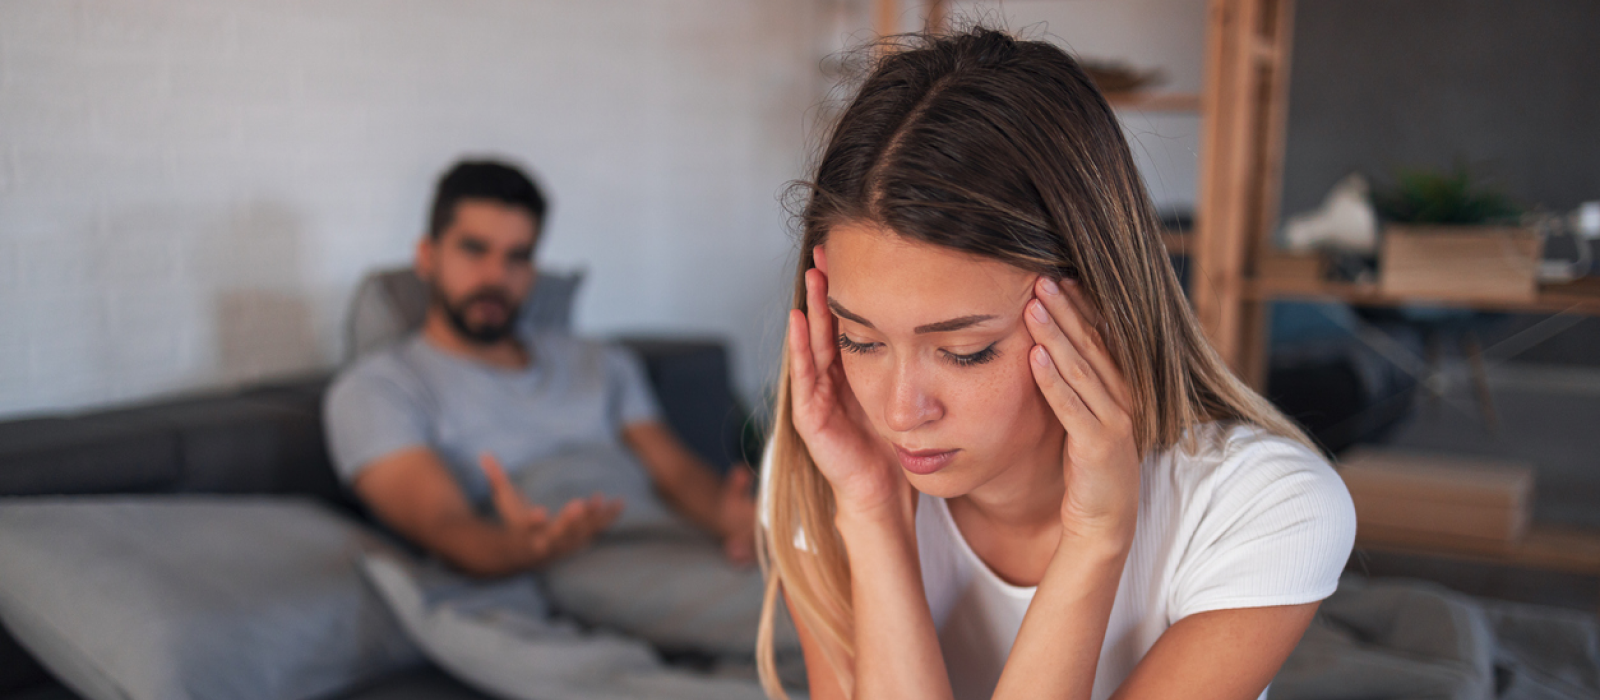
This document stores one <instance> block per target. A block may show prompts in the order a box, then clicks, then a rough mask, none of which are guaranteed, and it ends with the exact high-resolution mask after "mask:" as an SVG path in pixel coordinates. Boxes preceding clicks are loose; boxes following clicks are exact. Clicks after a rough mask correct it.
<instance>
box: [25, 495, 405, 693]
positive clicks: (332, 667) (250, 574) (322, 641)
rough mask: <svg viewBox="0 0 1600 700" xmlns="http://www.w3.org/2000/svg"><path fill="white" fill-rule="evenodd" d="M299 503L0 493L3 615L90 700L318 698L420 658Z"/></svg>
mask: <svg viewBox="0 0 1600 700" xmlns="http://www.w3.org/2000/svg"><path fill="white" fill-rule="evenodd" d="M384 546H385V545H384V544H383V543H382V542H380V541H379V540H378V539H377V538H376V537H375V536H374V535H372V534H371V533H370V532H369V531H367V530H366V529H364V528H362V527H361V526H360V525H357V524H355V523H353V522H351V521H348V520H346V519H344V518H342V517H340V516H338V515H336V514H334V513H333V512H332V511H330V510H328V509H327V508H325V507H323V506H320V505H318V504H316V503H314V502H311V501H310V500H309V499H300V498H282V497H278V498H273V497H249V498H245V497H216V496H207V497H202V496H134V497H129V496H120V497H75V498H27V499H0V562H4V565H0V619H3V620H4V621H5V624H6V627H7V628H8V629H10V630H11V632H12V633H13V634H14V635H15V636H16V638H17V639H18V641H20V642H21V643H22V644H23V646H25V647H26V648H27V649H28V651H29V652H31V653H32V654H33V655H34V657H35V658H37V659H38V660H39V661H40V662H41V663H42V664H44V666H45V667H46V668H48V669H50V671H51V672H52V673H54V674H55V676H56V677H57V678H59V679H60V680H61V681H62V682H63V683H64V684H66V685H67V686H68V687H70V688H71V689H72V690H74V691H76V692H77V694H78V695H81V696H83V697H85V698H89V699H90V700H185V699H188V698H194V699H197V700H199V699H204V700H291V699H298V698H308V697H320V696H326V695H330V694H333V693H337V692H340V691H342V690H344V689H346V688H349V687H352V686H354V685H357V684H360V683H363V682H366V681H369V680H371V679H373V678H376V677H378V676H381V675H384V674H388V673H391V672H394V671H396V670H399V669H401V668H403V667H406V666H410V665H413V664H416V663H419V662H421V660H422V658H421V656H420V654H419V653H418V650H417V649H416V647H414V646H413V645H412V644H411V643H410V642H409V641H407V639H406V637H405V635H404V634H403V632H402V631H401V629H400V627H399V625H398V624H397V622H396V620H395V619H394V618H393V617H392V616H391V615H390V614H389V612H388V610H387V608H386V607H385V606H384V604H383V602H382V601H381V600H379V599H378V597H377V596H376V595H374V594H373V593H372V591H371V589H370V588H368V587H367V585H366V583H365V582H364V581H363V579H362V577H361V574H360V571H359V569H358V568H357V559H358V555H359V553H360V552H362V551H364V550H367V549H374V548H377V549H382V548H384Z"/></svg>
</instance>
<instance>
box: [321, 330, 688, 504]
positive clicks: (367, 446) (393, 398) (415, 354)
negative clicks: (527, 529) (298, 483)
mask: <svg viewBox="0 0 1600 700" xmlns="http://www.w3.org/2000/svg"><path fill="white" fill-rule="evenodd" d="M522 340H523V343H524V344H525V345H526V346H527V347H528V349H529V350H530V351H531V356H532V357H533V362H532V363H530V365H529V366H528V368H527V369H522V370H506V369H500V368H496V367H491V366H488V365H484V364H482V363H478V362H474V361H472V360H469V359H466V358H462V357H458V356H455V355H451V354H449V353H446V352H444V351H442V350H440V349H438V348H436V347H434V346H433V345H432V344H430V343H428V342H427V341H426V340H425V339H423V337H422V336H421V334H415V335H412V336H411V337H409V338H407V339H405V340H403V341H401V342H399V343H397V344H395V345H393V346H391V347H389V348H388V349H385V350H383V351H381V352H378V353H375V354H373V355H369V356H367V357H365V358H363V359H362V360H360V361H359V362H357V363H356V364H355V365H354V366H353V367H351V368H350V369H349V370H347V371H345V372H344V373H343V374H341V375H340V376H339V378H338V379H337V380H336V381H335V382H334V383H333V387H332V388H331V389H330V390H329V391H328V395H327V398H326V400H325V405H324V409H325V410H324V411H323V416H324V418H323V420H324V421H325V422H326V424H327V431H328V443H329V445H330V449H331V451H332V453H333V462H334V465H335V467H336V468H337V469H338V471H339V475H340V476H341V478H343V479H344V480H345V481H346V482H347V483H349V482H353V481H354V480H355V478H356V476H357V475H359V474H360V473H361V471H362V470H363V469H366V468H367V467H368V466H369V465H371V464H372V463H373V462H374V461H375V460H378V459H380V458H382V457H384V456H385V455H388V454H391V453H393V452H396V451H398V450H402V449H406V448H410V447H417V446H424V447H428V448H430V449H432V450H433V451H434V453H435V454H437V455H438V456H439V458H440V459H441V460H442V461H443V462H444V463H445V465H446V466H447V467H448V468H449V469H450V472H451V474H452V475H453V476H454V477H455V480H456V483H457V484H459V485H460V486H461V489H462V491H463V493H465V495H466V496H467V499H468V500H469V501H471V502H472V503H473V504H474V505H475V506H477V507H479V508H483V507H484V506H485V505H486V504H487V502H488V499H489V483H488V480H487V478H486V477H485V476H484V475H483V471H482V469H481V468H480V467H479V466H478V455H479V454H480V453H482V452H484V451H488V452H491V453H493V454H494V455H495V457H496V458H498V459H499V460H500V463H501V464H503V465H505V467H506V471H507V472H509V473H510V474H511V476H512V479H513V481H517V482H519V483H524V484H526V483H527V482H528V481H529V478H530V477H534V478H533V480H534V481H536V482H537V481H541V479H540V478H538V477H537V475H536V474H533V473H530V472H537V471H539V470H540V466H539V465H540V464H541V463H552V466H554V463H556V462H560V463H566V464H569V465H570V463H571V462H572V456H573V455H576V454H593V455H596V456H599V455H608V456H609V457H608V458H605V459H595V460H588V461H591V462H596V463H600V464H601V466H598V467H596V468H595V469H593V470H589V471H591V472H594V473H588V474H573V475H569V476H572V477H581V478H582V479H583V481H584V482H586V483H585V486H590V485H592V486H595V487H596V488H595V489H594V490H601V491H604V492H606V493H610V494H615V495H624V496H625V497H627V496H635V495H638V494H636V493H635V492H637V491H639V490H640V489H641V488H642V489H643V490H644V491H645V493H648V492H649V487H648V478H647V477H646V476H645V474H644V472H643V468H642V467H640V466H639V465H638V463H637V460H635V459H633V457H632V454H631V451H629V450H628V449H627V448H626V447H624V446H623V445H622V444H621V432H622V428H623V426H626V425H629V424H632V423H638V422H641V421H649V420H658V419H659V416H660V409H659V407H658V406H657V405H656V400H655V397H654V396H653V395H652V394H651V392H650V386H649V384H648V382H647V380H646V378H645V374H644V370H643V368H642V367H641V365H640V364H639V361H638V359H637V358H635V357H633V355H631V354H630V353H629V352H628V351H627V350H625V349H623V348H620V347H616V346H611V345H603V344H601V343H598V342H595V341H591V340H585V339H582V338H576V337H573V336H570V335H566V334H562V333H531V334H527V335H524V336H523V337H522ZM562 471H566V472H570V471H572V468H571V467H570V466H568V467H565V468H564V469H563V470H562ZM543 481H544V482H546V483H548V480H547V479H545V480H543ZM619 481H620V482H622V483H614V482H619ZM578 486H579V485H578V484H570V483H569V484H568V485H567V487H566V488H565V489H564V490H572V489H575V488H577V487H578ZM602 486H603V487H604V488H600V487H602ZM525 490H526V487H525ZM544 490H548V489H544ZM541 495H546V494H530V497H532V498H534V500H535V501H536V502H541V503H542V502H545V501H546V499H545V498H541V497H539V496H541ZM565 495H569V494H561V496H563V497H564V496H565ZM570 495H582V494H578V493H574V494H570ZM551 498H552V499H554V498H556V495H553V494H552V495H551ZM636 500H637V499H630V501H636ZM554 505H559V502H557V503H555V504H554ZM632 505H633V503H630V508H631V507H632ZM638 505H644V504H638Z"/></svg>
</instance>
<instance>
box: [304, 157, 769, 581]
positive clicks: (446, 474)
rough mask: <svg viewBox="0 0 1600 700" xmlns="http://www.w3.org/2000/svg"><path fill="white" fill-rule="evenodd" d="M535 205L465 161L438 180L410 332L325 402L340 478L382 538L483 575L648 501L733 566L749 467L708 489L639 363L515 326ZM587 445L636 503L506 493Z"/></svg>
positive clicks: (509, 176)
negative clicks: (423, 295)
mask: <svg viewBox="0 0 1600 700" xmlns="http://www.w3.org/2000/svg"><path fill="white" fill-rule="evenodd" d="M545 209H546V204H545V197H544V195H543V194H542V193H541V192H540V191H539V188H538V187H537V186H536V185H535V184H534V183H533V181H532V180H530V179H529V178H528V177H527V176H526V175H525V174H523V173H522V172H520V171H519V170H517V169H516V168H513V167H511V166H508V165H505V164H503V163H497V162H487V161H476V162H462V163H459V164H457V165H455V166H454V167H453V168H451V169H450V170H449V171H448V172H446V173H445V175H444V176H443V177H442V178H441V179H440V181H439V183H438V188H437V191H436V193H435V196H434V202H433V207H432V213H431V216H430V221H429V227H428V232H427V234H426V235H425V236H424V237H423V238H422V240H421V241H420V242H419V243H418V244H417V249H416V261H415V269H416V272H417V274H418V276H420V277H421V278H422V279H423V280H424V281H425V282H426V283H427V284H428V286H429V288H430V290H431V299H430V303H429V308H428V311H427V316H426V320H425V321H424V322H423V325H422V328H421V329H420V330H419V331H418V332H416V333H415V334H414V335H412V336H410V337H408V338H406V339H405V340H402V341H401V342H399V343H397V344H395V345H393V346H391V347H389V348H387V349H385V350H383V351H381V352H377V353H373V354H371V355H368V356H367V357H365V358H363V359H362V360H361V361H359V362H358V363H356V364H355V365H353V366H352V367H351V368H349V369H348V370H347V371H345V372H344V373H343V374H341V375H340V376H339V378H338V379H337V380H336V381H335V382H334V385H333V387H332V388H331V389H330V391H329V393H328V396H327V399H326V406H325V409H326V410H325V412H324V415H325V420H326V423H327V428H328V437H329V443H330V445H331V449H332V452H333V457H334V463H335V465H336V466H337V468H338V470H339V472H340V476H341V477H342V478H343V479H344V480H345V481H346V483H348V484H349V485H350V486H351V487H352V489H353V490H354V491H355V493H356V494H357V495H358V496H359V497H360V498H361V500H362V501H363V502H364V503H365V504H366V505H367V506H368V508H369V509H370V510H371V511H372V512H373V514H374V515H376V517H377V518H378V519H379V520H381V521H383V522H384V523H385V524H387V525H388V526H389V527H390V528H392V529H393V530H395V531H396V532H398V533H399V534H400V535H402V536H404V537H406V538H409V539H410V540H411V541H412V542H414V543H415V544H417V545H419V546H420V547H422V548H423V549H425V550H427V551H429V552H431V553H433V554H435V555H437V556H438V557H440V558H442V559H444V560H445V561H446V562H448V563H450V564H453V565H454V566H455V567H456V568H458V569H460V570H462V571H465V572H468V573H470V574H475V575H478V576H483V577H497V576H504V575H509V574H514V573H519V572H524V571H536V570H540V569H543V568H545V567H547V566H549V565H550V564H551V563H552V562H556V561H557V560H560V559H562V558H563V557H567V556H569V555H571V554H573V553H574V552H577V551H579V550H581V549H583V548H585V547H587V546H588V545H589V544H590V543H591V541H592V540H593V539H594V538H595V536H596V535H597V534H598V533H600V532H601V531H602V530H604V529H606V528H607V527H608V526H610V525H611V524H612V523H613V521H614V520H616V519H617V518H618V516H619V514H620V513H622V509H623V508H625V507H626V508H628V509H633V510H637V509H641V508H646V507H647V506H650V505H651V503H640V502H637V501H654V498H655V497H656V496H659V497H660V501H662V502H664V503H665V509H664V510H670V511H675V512H676V514H677V515H678V516H681V517H682V518H683V519H686V520H687V521H688V522H689V523H692V524H693V525H696V526H698V527H699V528H701V529H703V530H704V531H706V532H708V533H710V534H711V535H713V536H715V537H716V538H718V539H720V540H721V541H722V544H723V551H724V553H725V554H726V555H727V557H728V558H729V559H731V560H733V561H735V562H740V563H747V562H749V561H750V560H752V559H753V557H754V543H753V539H754V527H753V525H754V520H753V518H754V513H755V507H754V503H753V500H752V498H751V496H750V494H749V490H750V489H749V485H750V477H749V472H748V471H747V470H744V469H735V470H734V471H733V472H732V473H731V475H730V476H729V477H728V478H726V479H719V478H718V477H717V476H716V475H715V473H714V472H713V471H712V469H711V468H710V467H709V466H708V465H706V464H705V463H704V462H702V461H701V460H700V459H699V458H698V457H696V456H695V455H694V454H693V453H692V452H691V451H690V450H689V449H688V448H687V447H685V446H684V444H683V443H682V442H680V441H679V439H678V438H677V437H676V436H674V435H673V433H672V432H671V431H670V429H668V428H667V427H666V425H665V424H664V423H663V422H662V420H661V418H660V412H659V408H658V407H657V405H656V401H655V398H654V396H653V395H652V394H651V391H650V387H649V385H648V383H647V381H646V379H645V375H644V372H643V369H642V368H641V366H640V364H639V362H638V361H637V359H636V358H634V357H633V356H631V355H629V354H628V353H627V351H625V350H624V349H622V348H620V347H616V346H610V345H605V344H602V343H598V342H593V341H589V340H584V339H581V338H576V337H573V336H571V335H567V334H564V333H541V332H527V331H522V330H519V324H517V317H518V310H519V308H520V306H521V304H522V302H523V301H524V299H526V297H527V296H528V294H529V292H530V291H531V290H532V288H533V286H534V282H535V281H536V277H537V270H536V267H535V265H534V251H535V250H536V249H537V247H538V242H539V239H540V236H541V233H542V231H541V225H542V223H543V221H544V217H545ZM595 446H600V447H610V448H615V449H616V450H618V451H626V452H628V453H631V455H632V457H633V458H634V459H632V460H628V461H629V462H630V463H632V464H637V465H639V468H635V469H634V470H633V471H635V472H640V473H638V474H634V475H631V476H630V475H629V474H628V473H626V472H627V469H626V468H624V469H623V471H622V472H621V473H619V474H617V475H616V476H617V478H618V479H621V480H623V481H627V480H628V479H629V478H632V477H635V476H636V477H637V480H638V482H639V483H640V484H647V486H646V487H644V488H642V489H635V490H633V491H631V493H634V494H644V496H642V497H634V498H630V501H629V502H628V503H623V502H622V501H620V500H618V499H615V498H611V497H608V496H607V495H605V494H596V495H593V496H584V497H576V498H572V499H571V500H568V501H566V502H565V503H564V504H561V503H558V504H554V505H548V506H547V505H534V502H533V501H530V500H529V499H528V498H527V497H526V495H525V494H524V493H522V492H521V491H519V489H518V487H517V486H516V485H514V482H517V479H516V477H517V476H518V475H517V471H518V470H519V469H523V468H525V467H526V466H527V465H530V464H534V463H539V462H541V461H544V462H546V463H548V462H549V461H550V460H552V459H556V458H559V457H560V456H561V455H563V454H571V453H572V452H573V451H574V450H580V451H581V450H584V449H590V448H593V447H595ZM556 461H557V462H558V463H559V461H560V460H559V459H556ZM519 483H520V482H519ZM624 490H626V489H624ZM611 495H613V496H614V495H615V494H611Z"/></svg>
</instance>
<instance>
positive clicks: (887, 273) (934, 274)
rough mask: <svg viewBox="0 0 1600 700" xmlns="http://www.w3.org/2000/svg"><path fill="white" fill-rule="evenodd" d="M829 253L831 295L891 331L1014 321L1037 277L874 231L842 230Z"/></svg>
mask: <svg viewBox="0 0 1600 700" xmlns="http://www.w3.org/2000/svg"><path fill="white" fill-rule="evenodd" d="M823 247H824V254H823V261H822V262H823V263H824V264H825V265H826V268H827V269H826V270H825V272H826V273H827V275H828V296H829V297H830V298H832V299H833V300H834V301H836V302H838V303H839V304H840V305H841V306H844V307H846V308H848V309H850V310H851V311H853V312H854V313H855V314H857V315H859V316H862V317H864V318H866V319H867V320H869V321H872V323H873V325H874V326H877V327H880V328H883V329H885V330H888V329H890V328H894V329H899V328H901V327H905V328H912V327H916V326H921V325H925V324H929V323H937V322H939V321H944V320H947V319H950V318H956V317H961V316H968V315H983V314H988V315H995V316H1001V317H1007V316H1014V315H1016V314H1019V313H1021V311H1022V305H1023V304H1024V303H1025V302H1026V301H1027V300H1028V298H1030V297H1031V296H1032V292H1033V281H1034V279H1036V278H1037V277H1038V275H1036V274H1034V273H1032V272H1029V271H1027V270H1024V269H1022V268H1019V267H1016V266H1013V265H1009V264H1006V263H1004V262H1001V261H999V260H995V259H993V258H985V257H982V256H979V255H975V254H972V253H968V252H966V251H960V250H956V249H954V248H946V247H943V246H936V245H933V244H931V243H924V242H922V241H917V240H913V239H910V238H906V237H904V236H901V235H899V234H896V233H893V232H892V231H889V230H887V229H883V228H881V227H878V226H873V225H861V224H844V225H840V226H836V227H834V228H833V229H832V230H831V231H829V233H828V240H827V242H826V243H825V244H824V246H823Z"/></svg>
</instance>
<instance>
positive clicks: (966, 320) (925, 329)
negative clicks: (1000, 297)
mask: <svg viewBox="0 0 1600 700" xmlns="http://www.w3.org/2000/svg"><path fill="white" fill-rule="evenodd" d="M991 318H995V317H994V316H993V315H991V314H974V315H972V316H962V317H960V318H952V319H950V320H948V321H940V322H938V323H929V324H926V325H922V326H917V327H916V328H914V329H912V330H913V332H915V333H948V332H950V331H959V330H961V329H963V328H971V327H972V326H976V325H978V324H980V323H983V322H984V321H987V320H989V319H991Z"/></svg>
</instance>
